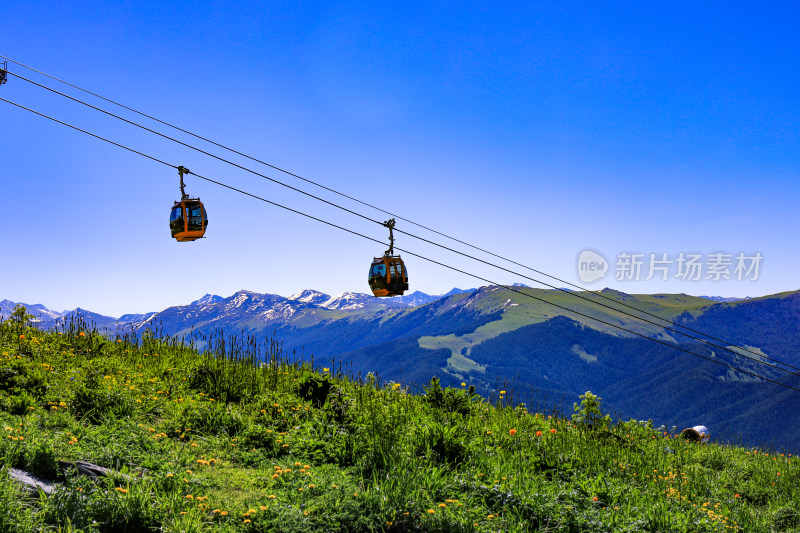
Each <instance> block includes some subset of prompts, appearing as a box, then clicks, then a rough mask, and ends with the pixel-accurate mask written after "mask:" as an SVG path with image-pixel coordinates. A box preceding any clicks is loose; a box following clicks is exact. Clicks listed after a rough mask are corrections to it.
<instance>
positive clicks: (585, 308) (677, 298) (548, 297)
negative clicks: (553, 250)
mask: <svg viewBox="0 0 800 533" xmlns="http://www.w3.org/2000/svg"><path fill="white" fill-rule="evenodd" d="M480 291H482V292H483V294H480V296H477V295H476V296H474V297H473V298H474V302H475V303H474V307H475V308H476V309H479V310H480V311H482V312H484V313H488V312H501V313H502V315H501V318H500V319H499V320H495V321H493V322H490V323H488V324H485V325H483V326H481V327H479V328H477V329H476V330H475V331H473V332H471V333H467V334H464V335H454V334H450V335H441V336H427V337H420V339H419V346H420V347H421V348H426V349H430V350H438V349H446V350H450V352H451V354H452V355H451V357H450V358H449V359H448V361H447V368H446V371H447V372H448V373H450V374H452V375H453V376H455V377H458V378H459V379H461V378H463V377H464V376H465V375H468V374H469V373H471V372H473V373H474V372H478V373H485V366H483V365H482V364H481V362H480V361H476V360H474V358H471V357H470V355H471V352H472V349H473V348H474V347H476V346H478V345H479V344H481V343H483V342H485V341H487V340H489V339H493V338H494V337H497V336H498V335H501V334H503V333H508V332H511V331H514V330H517V329H519V328H522V327H525V326H529V325H531V324H538V323H541V322H545V321H547V320H550V319H552V318H555V317H558V316H565V317H567V318H570V319H572V320H574V321H576V322H578V323H581V324H584V325H586V326H588V327H590V328H592V329H595V330H597V331H600V332H603V333H607V334H609V335H616V336H629V337H632V336H634V335H632V334H631V333H628V332H625V331H623V330H621V329H619V328H616V327H613V326H612V325H609V324H613V325H618V326H621V327H623V328H625V329H627V330H630V331H633V332H635V333H639V334H642V335H647V336H649V337H659V338H664V339H668V340H672V336H670V335H669V333H665V332H664V331H663V327H664V326H667V325H669V322H666V323H664V322H662V321H660V320H659V318H663V319H666V320H667V321H672V320H674V319H675V318H676V317H678V316H680V315H682V314H687V313H700V312H702V310H703V309H705V308H707V307H710V306H711V305H713V304H714V302H712V301H709V300H706V299H704V298H698V297H696V296H688V295H686V294H640V295H631V294H626V293H623V292H619V291H614V290H611V289H605V290H603V291H601V294H602V296H599V295H598V294H596V293H594V292H590V291H579V292H575V291H558V290H546V289H532V288H517V289H516V290H515V291H511V290H507V289H503V288H502V287H498V286H493V287H485V288H482V289H481V290H480ZM480 291H479V292H480ZM460 296H461V295H460ZM465 297H466V296H465ZM556 306H558V307H556ZM637 310H640V311H644V312H646V313H650V314H652V315H655V316H647V315H641V316H643V317H644V318H645V319H646V321H642V320H637V319H635V318H633V317H631V316H629V315H630V314H635V313H636V311H637ZM587 315H588V316H591V317H595V318H597V319H598V320H600V321H603V322H606V324H603V323H601V322H599V321H598V320H592V319H590V318H588V317H587Z"/></svg>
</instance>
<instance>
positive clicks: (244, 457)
mask: <svg viewBox="0 0 800 533" xmlns="http://www.w3.org/2000/svg"><path fill="white" fill-rule="evenodd" d="M16 318H17V320H15V319H14V318H12V319H10V320H7V321H5V322H3V323H2V324H0V430H2V431H3V438H2V439H1V440H0V532H6V531H43V530H44V531H46V530H52V531H78V530H81V531H104V532H105V531H107V532H118V531H128V532H133V531H170V532H178V531H186V532H198V531H212V530H213V531H230V532H233V531H242V532H257V531H274V532H320V531H323V532H324V531H331V532H333V531H342V532H361V531H364V532H366V531H386V532H411V531H420V532H423V531H425V532H427V531H434V532H435V531H439V532H477V531H485V532H489V531H491V532H494V531H575V532H577V531H598V532H599V531H763V532H771V531H791V530H798V528H800V506H798V502H799V501H800V488H798V487H800V485H799V483H800V463H798V461H797V458H796V457H792V456H791V455H789V454H780V453H774V452H772V451H769V450H758V449H745V448H739V447H731V446H722V445H717V444H699V443H692V442H688V441H684V440H683V439H681V438H676V436H675V435H674V433H665V432H663V431H659V430H656V429H654V428H653V427H651V426H650V425H649V424H647V423H640V422H635V421H628V422H623V421H618V422H615V423H613V424H608V425H606V422H605V421H604V419H602V418H600V413H599V412H598V411H597V409H596V408H597V405H596V404H595V403H593V402H592V401H589V402H587V403H585V404H584V408H583V410H582V411H581V412H580V413H579V414H580V415H582V416H578V417H577V418H570V417H568V416H561V415H560V414H558V413H541V412H534V411H529V410H527V409H525V408H524V407H522V406H519V407H516V408H512V407H511V406H510V405H509V403H510V402H509V401H508V400H507V399H506V396H507V395H509V394H510V392H508V393H507V392H504V391H495V395H496V396H497V397H498V399H497V401H495V402H492V403H489V402H487V401H486V400H484V399H482V398H480V397H478V396H476V395H474V394H473V393H471V391H470V390H469V385H470V384H469V383H465V384H464V385H463V386H461V385H459V386H457V387H455V388H441V387H440V386H439V385H438V382H436V381H432V382H429V383H428V385H427V387H426V392H425V394H424V395H413V394H409V392H408V390H407V388H406V387H405V386H403V385H401V384H399V383H393V382H389V383H382V382H380V381H379V380H377V379H375V378H373V377H371V376H366V377H365V378H364V379H353V378H351V377H349V376H347V375H346V374H344V373H342V372H341V371H340V370H339V369H335V368H319V367H317V368H312V367H311V366H309V365H301V364H299V363H290V362H288V361H286V360H285V359H283V358H282V356H281V353H280V350H279V349H278V347H277V344H275V343H272V344H267V345H265V346H266V348H265V349H266V350H267V351H268V352H269V354H268V357H267V359H266V361H264V362H261V361H259V360H258V359H256V358H255V356H254V350H255V348H256V347H257V346H256V344H257V343H256V342H255V341H254V340H253V339H235V338H230V337H226V338H222V337H219V338H208V339H206V340H207V345H208V346H209V347H211V349H212V352H208V353H202V354H200V353H197V352H195V351H193V350H191V349H189V348H187V347H185V346H182V345H180V344H178V343H176V342H173V341H168V340H161V339H157V338H154V337H153V336H151V335H149V334H148V335H145V336H144V337H143V338H142V339H141V342H140V343H133V342H131V339H130V338H125V337H123V338H119V339H105V338H103V337H101V336H99V335H97V334H96V333H93V332H91V331H85V330H80V329H77V328H71V329H69V330H67V331H64V332H43V331H38V330H36V329H33V328H30V327H28V325H27V324H26V323H25V321H24V317H22V316H19V315H18V316H17V317H16ZM567 322H570V321H567ZM566 326H568V324H565V327H566ZM431 353H437V352H431ZM587 353H588V352H587ZM442 357H443V358H446V357H447V355H446V353H445V354H443V355H442ZM576 359H578V360H581V359H580V358H579V356H578V355H576ZM574 399H575V401H577V402H580V400H579V399H578V398H577V397H576V398H574ZM590 400H591V398H590ZM681 429H682V428H681ZM76 461H88V462H90V463H93V464H95V465H98V466H101V467H105V468H108V469H110V471H109V472H107V475H105V476H101V477H99V478H97V479H96V480H95V479H92V478H90V477H87V476H84V475H79V474H78V473H77V471H76V469H75V468H74V466H72V465H74V464H75V463H76ZM12 469H18V470H24V471H26V472H28V473H32V474H35V475H37V476H38V477H39V478H40V479H42V480H43V481H45V482H52V483H54V484H55V485H54V488H53V490H52V492H51V493H50V494H49V495H46V494H45V493H43V492H39V493H34V494H30V493H28V492H26V491H25V490H24V489H23V488H22V487H21V486H20V485H18V484H17V483H16V482H14V481H12V480H11V478H10V475H12V474H15V473H17V472H16V471H14V470H12Z"/></svg>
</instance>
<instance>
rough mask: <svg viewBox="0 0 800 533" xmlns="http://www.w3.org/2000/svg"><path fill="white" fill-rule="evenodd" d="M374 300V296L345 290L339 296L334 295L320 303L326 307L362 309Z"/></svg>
mask: <svg viewBox="0 0 800 533" xmlns="http://www.w3.org/2000/svg"><path fill="white" fill-rule="evenodd" d="M372 301H374V297H373V296H369V295H368V294H363V293H360V292H343V293H342V294H340V295H338V296H333V297H332V298H329V299H328V300H326V301H325V302H323V303H321V304H319V306H320V307H324V308H325V309H362V308H363V307H364V306H366V305H367V304H369V303H371V302H372Z"/></svg>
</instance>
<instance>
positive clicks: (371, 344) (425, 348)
mask: <svg viewBox="0 0 800 533" xmlns="http://www.w3.org/2000/svg"><path fill="white" fill-rule="evenodd" d="M600 294H601V296H598V295H597V294H595V293H592V292H581V291H558V290H544V289H533V288H529V287H525V286H522V285H518V286H515V287H514V290H508V289H506V288H505V287H501V286H486V287H480V288H478V289H469V290H460V289H453V290H452V291H450V292H448V293H447V294H444V295H439V296H432V295H428V294H424V293H421V292H414V293H411V294H408V295H405V296H402V297H395V298H374V297H372V296H370V295H366V294H359V293H343V294H340V295H338V296H330V295H327V294H323V293H321V292H318V291H313V290H304V291H301V292H299V293H297V294H293V295H291V296H289V297H283V296H278V295H274V294H259V293H255V292H250V291H239V292H237V293H235V294H233V295H231V296H229V297H227V298H224V297H221V296H217V295H210V294H207V295H205V296H203V297H202V298H200V299H198V300H195V301H194V302H192V303H190V304H187V305H182V306H175V307H170V308H168V309H165V310H163V311H160V312H154V313H145V314H128V315H123V316H121V317H119V318H118V319H117V318H113V317H106V316H102V315H97V314H94V313H91V312H89V311H86V310H81V309H76V310H74V311H69V312H56V311H52V310H49V309H47V308H46V307H44V306H41V305H31V306H26V307H27V308H28V310H29V312H31V313H32V314H34V315H36V316H38V319H39V321H40V325H41V326H42V327H46V328H48V327H54V326H56V325H57V324H59V323H60V322H63V321H65V320H70V318H73V317H75V316H76V315H78V314H80V315H82V316H83V318H84V320H86V321H91V322H94V324H95V326H96V327H98V328H99V329H104V330H107V331H115V330H122V331H136V332H142V331H144V330H146V329H148V328H155V329H158V330H159V331H160V332H162V333H163V334H167V335H178V336H181V335H184V336H185V335H190V334H191V335H194V337H195V338H201V337H203V338H207V337H208V336H209V335H214V334H226V335H227V334H239V335H242V334H244V335H253V336H256V337H272V338H277V339H278V340H280V341H281V342H282V343H283V348H284V353H285V354H294V356H295V357H305V358H309V357H311V356H312V355H313V357H314V359H315V361H317V362H320V363H323V364H325V365H326V366H327V365H329V364H330V362H331V360H334V362H335V363H342V364H344V365H346V366H347V367H348V368H349V369H350V370H351V371H352V372H353V373H362V374H366V373H367V372H376V373H377V374H378V375H380V376H381V377H382V378H383V379H385V380H398V381H403V382H406V383H410V384H415V386H416V387H417V388H418V387H419V386H420V385H421V384H424V383H425V382H427V381H428V380H429V379H430V378H431V377H432V376H438V377H439V378H441V380H442V382H443V383H444V384H447V385H452V386H460V383H461V382H465V383H468V384H471V385H475V386H476V388H477V389H478V391H479V392H480V393H481V394H482V395H484V396H487V397H496V393H497V391H498V390H499V389H500V388H501V387H502V388H503V389H505V390H507V391H508V393H507V394H506V398H507V399H508V401H514V402H518V401H524V402H526V403H528V404H534V405H535V404H536V403H539V404H540V406H546V407H553V406H555V407H559V408H561V409H564V410H565V411H568V412H569V411H571V406H572V403H573V402H574V401H576V400H577V396H578V395H579V394H582V393H583V392H585V391H586V390H591V391H592V392H594V393H596V394H599V395H600V396H601V397H602V398H603V405H604V407H605V408H607V409H608V410H610V411H613V412H615V413H616V414H618V415H620V416H622V417H624V418H637V419H653V420H654V422H655V423H656V424H657V425H661V424H665V425H667V426H668V427H669V426H672V425H676V426H678V428H679V429H683V427H686V426H691V425H695V424H700V423H702V424H705V425H706V426H708V427H709V428H710V429H711V430H712V432H714V434H715V435H728V436H734V435H735V436H737V437H741V438H742V439H744V440H745V442H749V443H753V444H762V443H766V444H772V445H774V446H777V447H786V448H790V449H795V450H797V449H798V448H800V446H798V443H800V410H799V409H797V407H798V405H800V392H796V391H793V390H789V389H786V388H782V387H779V386H777V385H774V384H772V383H769V382H766V381H764V380H760V379H757V378H755V377H753V376H752V375H750V374H748V372H751V373H755V374H757V375H760V376H763V377H764V378H768V379H771V380H775V381H779V382H781V383H784V384H786V385H789V386H791V387H795V388H798V389H800V378H799V377H798V374H800V371H798V370H796V368H800V350H799V349H798V348H800V292H788V293H781V294H776V295H772V296H765V297H761V298H747V299H724V298H715V297H695V296H689V295H685V294H653V295H630V294H626V293H622V292H618V291H613V290H610V289H604V290H603V291H600ZM595 302H600V303H602V304H606V305H608V306H611V307H613V309H609V308H607V307H601V306H598V305H597V303H595ZM551 303H552V304H556V305H558V306H561V308H558V307H555V306H553V305H550V304H551ZM623 304H624V305H626V306H630V307H622V305H623ZM14 305H16V304H15V302H10V301H8V300H3V301H0V314H2V315H5V316H7V315H8V314H9V313H10V311H11V309H13V307H14ZM631 308H633V309H640V310H643V311H646V312H647V313H650V315H644V318H645V319H646V321H643V320H639V319H636V318H633V317H631V316H628V314H626V313H634V311H633V309H631ZM588 317H593V318H588ZM595 319H598V320H602V321H603V323H601V322H598V321H597V320H595ZM676 325H680V326H686V327H688V328H691V329H693V330H696V331H698V332H703V333H690V334H691V335H694V336H696V337H699V338H701V339H703V340H707V341H709V342H713V343H716V344H718V345H720V346H721V348H720V347H715V346H710V345H708V344H703V343H702V342H700V341H699V340H696V339H691V338H689V337H686V336H683V335H679V334H676V333H675V332H672V331H669V330H667V329H665V327H672V328H675V327H677V326H676ZM619 328H624V330H623V329H619ZM626 330H627V331H626ZM707 335H708V336H713V337H715V338H717V339H723V340H724V342H719V341H716V340H714V339H712V338H711V337H707ZM654 339H655V340H658V341H660V342H653V340H654ZM729 345H736V346H742V347H746V348H747V349H748V350H750V352H746V354H747V355H749V356H750V357H751V358H752V359H747V358H743V357H740V356H737V355H735V354H732V353H729V352H727V351H725V350H724V349H722V348H725V347H728V346H729ZM676 347H677V348H679V349H676ZM681 350H686V351H690V352H694V353H696V354H698V355H701V356H703V357H706V358H707V359H706V360H704V359H701V358H698V357H694V356H692V355H690V354H688V353H686V352H685V351H681ZM767 357H770V358H775V359H779V360H781V361H783V362H785V363H787V364H789V365H792V366H794V367H795V370H793V372H797V374H787V373H786V372H782V371H781V370H779V369H778V368H775V367H769V366H765V365H764V364H761V363H762V361H765V358H767ZM716 363H723V364H722V365H721V364H716ZM723 365H732V366H735V367H738V368H739V369H741V370H738V371H737V370H733V369H731V368H728V367H726V366H723ZM777 366H779V367H780V365H777ZM783 368H785V367H783ZM776 413H781V418H780V421H779V420H778V419H777V418H776V416H777V415H776Z"/></svg>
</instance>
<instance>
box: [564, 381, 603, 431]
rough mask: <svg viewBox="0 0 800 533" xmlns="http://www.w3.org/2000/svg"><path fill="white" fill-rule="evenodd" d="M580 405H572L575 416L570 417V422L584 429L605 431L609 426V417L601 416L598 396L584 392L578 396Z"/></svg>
mask: <svg viewBox="0 0 800 533" xmlns="http://www.w3.org/2000/svg"><path fill="white" fill-rule="evenodd" d="M579 398H580V399H581V404H580V405H578V404H577V403H575V404H573V407H574V409H575V414H573V415H572V421H573V422H574V423H575V424H576V425H577V426H579V427H583V428H586V429H606V428H608V426H609V425H611V417H610V416H609V415H603V411H602V410H601V409H600V400H601V398H600V397H599V396H596V395H594V394H592V393H591V391H588V390H587V391H586V393H585V394H581V395H580V396H579Z"/></svg>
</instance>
